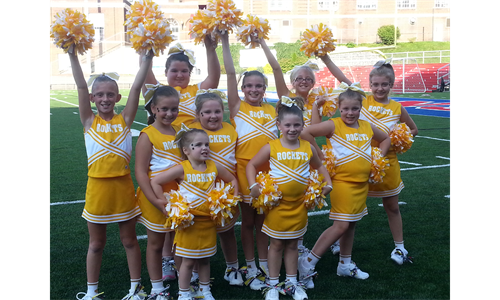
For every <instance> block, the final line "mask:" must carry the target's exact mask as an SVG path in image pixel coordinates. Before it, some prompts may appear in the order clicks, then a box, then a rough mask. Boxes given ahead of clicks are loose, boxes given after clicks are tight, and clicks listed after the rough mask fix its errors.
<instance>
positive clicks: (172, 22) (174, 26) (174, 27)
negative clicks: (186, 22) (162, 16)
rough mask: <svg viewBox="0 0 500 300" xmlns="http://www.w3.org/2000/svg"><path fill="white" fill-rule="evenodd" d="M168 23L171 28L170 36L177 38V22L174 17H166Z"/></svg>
mask: <svg viewBox="0 0 500 300" xmlns="http://www.w3.org/2000/svg"><path fill="white" fill-rule="evenodd" d="M167 21H168V23H169V24H170V30H172V38H173V39H174V40H178V39H179V23H177V21H176V20H175V19H174V18H168V19H167Z"/></svg>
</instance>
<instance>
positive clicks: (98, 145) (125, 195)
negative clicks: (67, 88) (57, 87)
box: [68, 50, 152, 300]
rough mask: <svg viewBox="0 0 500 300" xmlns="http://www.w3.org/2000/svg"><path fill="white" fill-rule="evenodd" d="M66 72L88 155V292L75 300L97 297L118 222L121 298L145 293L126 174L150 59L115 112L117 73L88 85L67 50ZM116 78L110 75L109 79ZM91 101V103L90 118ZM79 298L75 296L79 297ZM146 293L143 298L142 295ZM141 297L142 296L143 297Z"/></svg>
mask: <svg viewBox="0 0 500 300" xmlns="http://www.w3.org/2000/svg"><path fill="white" fill-rule="evenodd" d="M68 53H69V58H70V62H71V70H72V71H73V77H74V79H75V83H76V86H77V88H78V104H79V111H80V119H81V121H82V125H83V128H84V135H85V146H86V148H87V156H88V168H89V172H88V183H87V192H86V195H85V207H84V209H83V214H82V217H83V218H84V219H85V220H87V226H88V230H89V236H90V238H89V248H88V252H87V292H86V293H78V294H77V299H84V300H91V299H101V297H100V296H99V295H101V294H102V293H99V292H98V282H99V272H100V268H101V261H102V253H103V250H104V246H105V244H106V227H107V224H110V223H118V226H119V229H120V239H121V241H122V244H123V246H124V248H125V252H126V254H127V262H128V267H129V272H130V278H131V279H130V281H131V282H130V290H129V293H128V295H126V296H125V297H124V298H123V299H131V298H133V297H134V296H135V295H137V294H144V293H143V292H142V286H141V285H140V277H141V251H140V249H139V244H138V242H137V236H136V232H135V224H136V217H137V216H138V215H139V214H140V213H141V211H140V209H139V206H138V205H137V202H136V199H135V191H134V184H133V182H132V177H131V176H130V158H131V157H132V133H131V131H130V126H131V125H132V122H133V121H134V118H135V115H136V112H137V107H138V105H139V95H140V91H141V86H142V85H143V83H144V79H145V78H146V73H147V70H148V68H150V66H151V61H152V57H151V56H149V55H146V56H144V62H143V65H142V66H141V68H140V69H139V72H138V73H137V76H136V78H135V80H134V83H133V84H132V87H131V89H130V94H129V97H128V100H127V104H126V105H125V108H124V109H123V111H122V112H121V113H120V114H115V111H114V108H115V104H116V103H117V102H118V101H120V99H121V95H120V94H119V90H118V85H117V83H116V79H115V78H116V76H115V75H116V73H112V74H109V75H106V74H103V75H98V76H95V77H94V76H92V77H91V79H90V81H89V85H91V86H92V90H91V91H92V92H91V93H90V94H89V90H88V87H87V82H86V81H85V78H84V77H83V72H82V69H81V67H80V62H79V61H78V57H77V56H76V54H75V53H72V52H71V50H70V51H69V52H68ZM113 74H115V75H113ZM90 102H92V103H94V104H95V107H96V109H97V115H94V112H93V111H92V107H91V105H90ZM81 294H83V297H82V298H78V296H81ZM144 295H145V294H144ZM144 295H143V296H144Z"/></svg>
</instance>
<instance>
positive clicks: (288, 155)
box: [276, 151, 309, 160]
mask: <svg viewBox="0 0 500 300" xmlns="http://www.w3.org/2000/svg"><path fill="white" fill-rule="evenodd" d="M276 157H277V158H278V160H285V159H294V160H297V159H302V160H309V157H308V155H307V152H293V151H289V152H278V153H276Z"/></svg>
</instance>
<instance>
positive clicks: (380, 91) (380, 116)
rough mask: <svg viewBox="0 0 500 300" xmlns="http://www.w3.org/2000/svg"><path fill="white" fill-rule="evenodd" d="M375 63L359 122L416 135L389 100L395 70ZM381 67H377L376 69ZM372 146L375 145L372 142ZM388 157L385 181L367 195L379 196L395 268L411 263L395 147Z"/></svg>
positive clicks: (408, 119) (398, 106)
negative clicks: (400, 128) (403, 127)
mask: <svg viewBox="0 0 500 300" xmlns="http://www.w3.org/2000/svg"><path fill="white" fill-rule="evenodd" d="M383 62H384V61H382V62H380V63H378V64H377V65H376V67H375V68H374V69H373V70H372V71H371V72H370V88H371V91H372V95H370V96H368V97H367V98H366V100H364V101H363V108H362V109H361V116H360V119H362V120H366V121H368V122H370V123H372V124H374V125H375V126H377V128H378V129H380V130H382V131H384V132H385V133H387V134H389V133H390V131H391V130H392V129H393V128H394V126H395V125H396V124H397V123H399V122H401V123H406V125H407V126H408V127H409V129H410V131H411V134H412V135H413V136H416V135H417V134H418V129H417V125H416V124H415V122H413V119H412V118H411V117H410V115H409V114H408V112H407V111H406V109H405V108H404V107H402V106H401V104H400V103H398V102H396V101H394V100H392V99H389V93H390V92H391V88H392V87H393V85H394V79H395V77H394V69H393V68H392V66H391V64H390V63H386V64H382V63H383ZM379 65H380V66H379ZM372 146H377V143H376V142H373V144H372ZM387 158H388V159H389V165H390V167H389V169H388V170H387V172H386V175H385V177H384V181H383V182H381V183H379V184H370V186H369V191H368V196H369V197H382V203H383V205H384V209H385V212H386V213H387V219H388V221H389V228H390V229H391V233H392V237H393V239H394V244H395V248H394V250H392V252H391V259H392V260H393V261H394V262H396V263H397V264H398V265H402V264H403V263H404V262H407V261H411V259H410V258H409V257H408V250H406V249H405V246H404V241H403V221H402V219H401V212H400V211H399V204H398V202H399V193H400V192H401V190H402V189H403V188H404V184H403V181H402V180H401V173H400V169H399V161H398V157H397V155H396V151H395V148H394V147H391V148H390V150H389V152H388V154H387Z"/></svg>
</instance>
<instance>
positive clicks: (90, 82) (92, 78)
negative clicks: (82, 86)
mask: <svg viewBox="0 0 500 300" xmlns="http://www.w3.org/2000/svg"><path fill="white" fill-rule="evenodd" d="M99 76H106V77H108V78H110V79H113V80H114V81H118V78H120V75H118V73H116V72H109V73H105V72H102V73H100V74H92V75H90V78H89V80H88V81H87V86H88V87H91V86H92V85H93V84H94V81H95V80H96V78H97V77H99Z"/></svg>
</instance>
